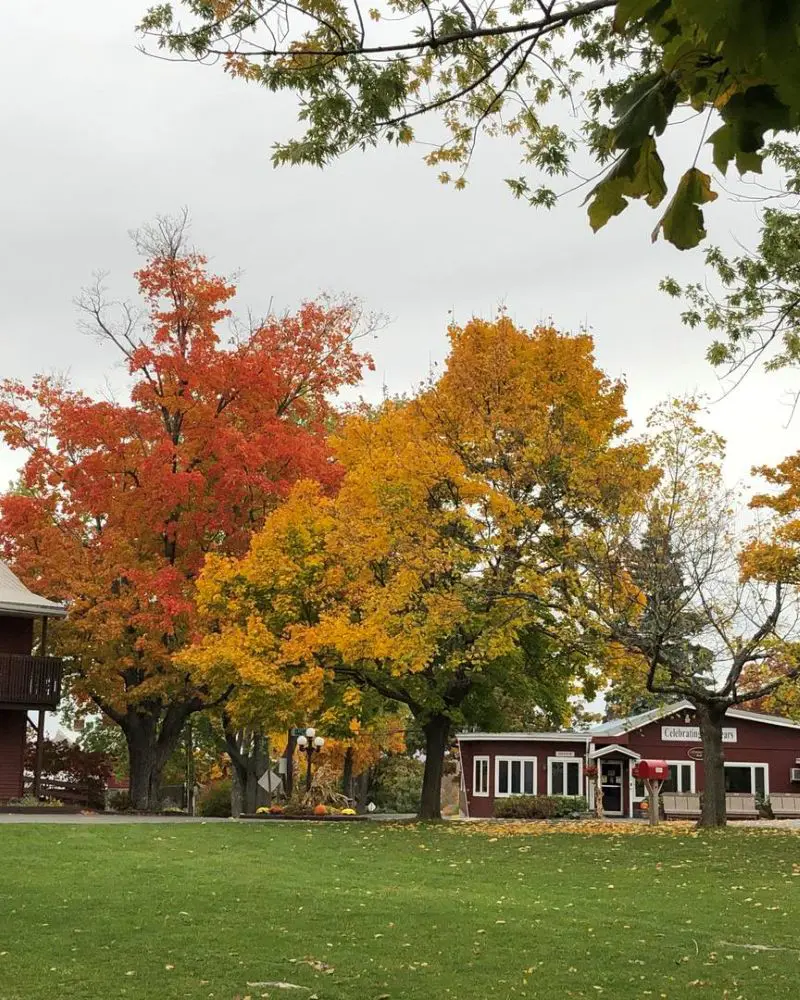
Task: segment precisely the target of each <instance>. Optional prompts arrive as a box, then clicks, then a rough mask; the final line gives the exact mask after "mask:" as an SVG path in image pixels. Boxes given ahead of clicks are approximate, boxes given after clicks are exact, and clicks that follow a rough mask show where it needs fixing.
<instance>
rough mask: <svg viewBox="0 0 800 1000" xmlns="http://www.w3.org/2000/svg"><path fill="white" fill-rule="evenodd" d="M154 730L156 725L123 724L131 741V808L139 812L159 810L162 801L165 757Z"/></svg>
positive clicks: (126, 736) (129, 752)
mask: <svg viewBox="0 0 800 1000" xmlns="http://www.w3.org/2000/svg"><path fill="white" fill-rule="evenodd" d="M148 721H149V720H148ZM154 730H155V726H152V725H144V726H134V727H132V728H128V727H126V726H123V732H124V733H125V741H126V742H127V744H128V762H129V771H130V800H131V808H133V809H135V810H136V811H137V812H155V811H156V810H157V809H158V808H159V806H160V805H161V772H162V770H163V768H164V760H163V759H161V755H160V754H159V752H158V747H157V742H156V739H155V732H154Z"/></svg>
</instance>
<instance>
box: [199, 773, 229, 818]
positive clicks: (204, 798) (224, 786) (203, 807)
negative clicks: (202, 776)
mask: <svg viewBox="0 0 800 1000" xmlns="http://www.w3.org/2000/svg"><path fill="white" fill-rule="evenodd" d="M197 812H198V813H199V814H200V815H201V816H223V817H227V816H230V815H231V783H230V781H215V782H213V784H210V785H207V786H206V787H205V788H204V789H203V791H202V793H201V794H200V798H199V799H198V802H197Z"/></svg>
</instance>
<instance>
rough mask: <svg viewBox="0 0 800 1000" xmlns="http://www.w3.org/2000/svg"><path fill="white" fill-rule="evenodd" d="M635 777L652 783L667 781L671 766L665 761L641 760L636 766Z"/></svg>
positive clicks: (634, 769)
mask: <svg viewBox="0 0 800 1000" xmlns="http://www.w3.org/2000/svg"><path fill="white" fill-rule="evenodd" d="M633 776H634V778H643V779H645V780H648V779H649V780H650V781H666V780H667V778H669V764H668V763H667V762H666V761H665V760H640V761H639V762H638V763H637V764H635V765H634V768H633Z"/></svg>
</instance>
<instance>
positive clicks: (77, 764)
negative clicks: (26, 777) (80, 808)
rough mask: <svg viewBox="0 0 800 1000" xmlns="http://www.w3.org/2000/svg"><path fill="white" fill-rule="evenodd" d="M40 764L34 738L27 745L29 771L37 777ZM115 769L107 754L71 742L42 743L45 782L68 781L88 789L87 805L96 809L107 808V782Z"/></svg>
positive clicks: (49, 741) (26, 759) (45, 741)
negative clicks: (36, 767)
mask: <svg viewBox="0 0 800 1000" xmlns="http://www.w3.org/2000/svg"><path fill="white" fill-rule="evenodd" d="M35 763H36V743H35V741H34V740H33V739H32V738H31V739H29V740H28V742H27V743H26V745H25V768H26V771H27V772H29V773H30V774H33V771H34V768H35ZM111 774H112V767H111V762H110V760H109V759H108V758H107V757H106V755H105V754H103V753H100V752H97V751H90V750H84V749H82V748H81V747H80V746H78V745H77V744H76V743H70V742H69V740H44V741H43V743H42V779H43V783H44V785H45V787H46V786H47V782H48V781H54V782H65V783H67V784H71V785H76V786H78V787H79V788H81V789H85V790H86V798H87V803H88V805H89V806H91V807H92V808H93V809H102V808H103V805H104V798H105V789H106V782H107V781H108V779H109V778H110V777H111Z"/></svg>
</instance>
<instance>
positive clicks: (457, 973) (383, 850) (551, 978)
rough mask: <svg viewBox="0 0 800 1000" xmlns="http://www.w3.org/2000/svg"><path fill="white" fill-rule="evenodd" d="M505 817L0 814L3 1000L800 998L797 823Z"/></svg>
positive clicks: (0, 990)
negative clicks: (5, 819) (601, 831)
mask: <svg viewBox="0 0 800 1000" xmlns="http://www.w3.org/2000/svg"><path fill="white" fill-rule="evenodd" d="M509 829H510V828H509ZM504 832H505V830H501V831H500V833H501V835H499V836H498V835H497V834H498V830H497V829H494V830H492V829H490V830H488V831H484V830H483V829H482V828H481V827H479V826H478V825H456V824H447V825H444V826H438V827H423V826H410V827H399V826H388V825H383V824H372V823H370V824H352V825H338V826H337V825H330V826H326V825H323V824H317V825H311V824H302V825H300V824H288V823H287V824H285V825H284V824H279V823H264V824H255V823H253V824H245V823H240V824H233V823H231V824H208V825H203V826H200V825H183V826H181V825H168V824H164V825H160V824H159V825H156V826H150V825H148V826H145V825H142V826H94V827H88V826H69V827H66V826H46V825H37V826H34V825H20V826H13V825H8V826H0V998H2V1000H53V998H59V1000H73V998H87V1000H100V998H107V997H124V998H126V1000H171V998H178V997H192V998H215V1000H233V998H235V997H239V998H243V997H251V998H253V1000H255V998H256V997H271V998H279V997H280V998H283V1000H285V998H292V997H296V998H298V1000H302V998H309V1000H310V998H312V997H317V998H319V1000H378V998H384V1000H387V998H390V1000H395V998H405V1000H423V998H424V1000H434V998H450V997H452V998H458V1000H484V998H486V997H533V998H539V1000H543V998H548V1000H550V998H552V1000H556V998H559V1000H560V998H563V997H592V998H596V997H601V996H604V997H607V998H613V1000H627V998H634V997H636V998H640V997H641V998H645V997H652V998H670V1000H682V998H686V997H690V998H691V997H695V996H696V997H698V998H700V1000H701V998H704V997H708V998H712V997H713V998H715V1000H716V998H728V1000H737V998H742V1000H767V998H768V1000H779V998H787V1000H788V998H792V1000H796V998H797V997H798V996H800V936H798V927H800V906H799V905H798V894H799V893H800V877H798V872H800V867H798V863H800V837H797V836H793V835H786V834H776V833H773V832H768V831H765V832H761V831H759V832H755V831H743V830H738V831H737V830H727V831H724V832H721V833H718V834H715V835H697V834H694V835H692V834H690V833H688V832H682V833H680V834H679V835H667V836H665V835H649V834H641V835H635V836H630V835H629V836H619V835H611V836H609V835H599V836H597V835H595V836H583V835H578V834H574V833H553V834H547V835H542V836H504V835H502V834H503V833H504ZM327 967H329V968H327ZM276 981H283V982H288V983H293V984H295V985H297V986H300V987H304V989H300V990H289V989H280V988H278V987H275V986H268V985H264V984H266V983H271V982H276Z"/></svg>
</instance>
